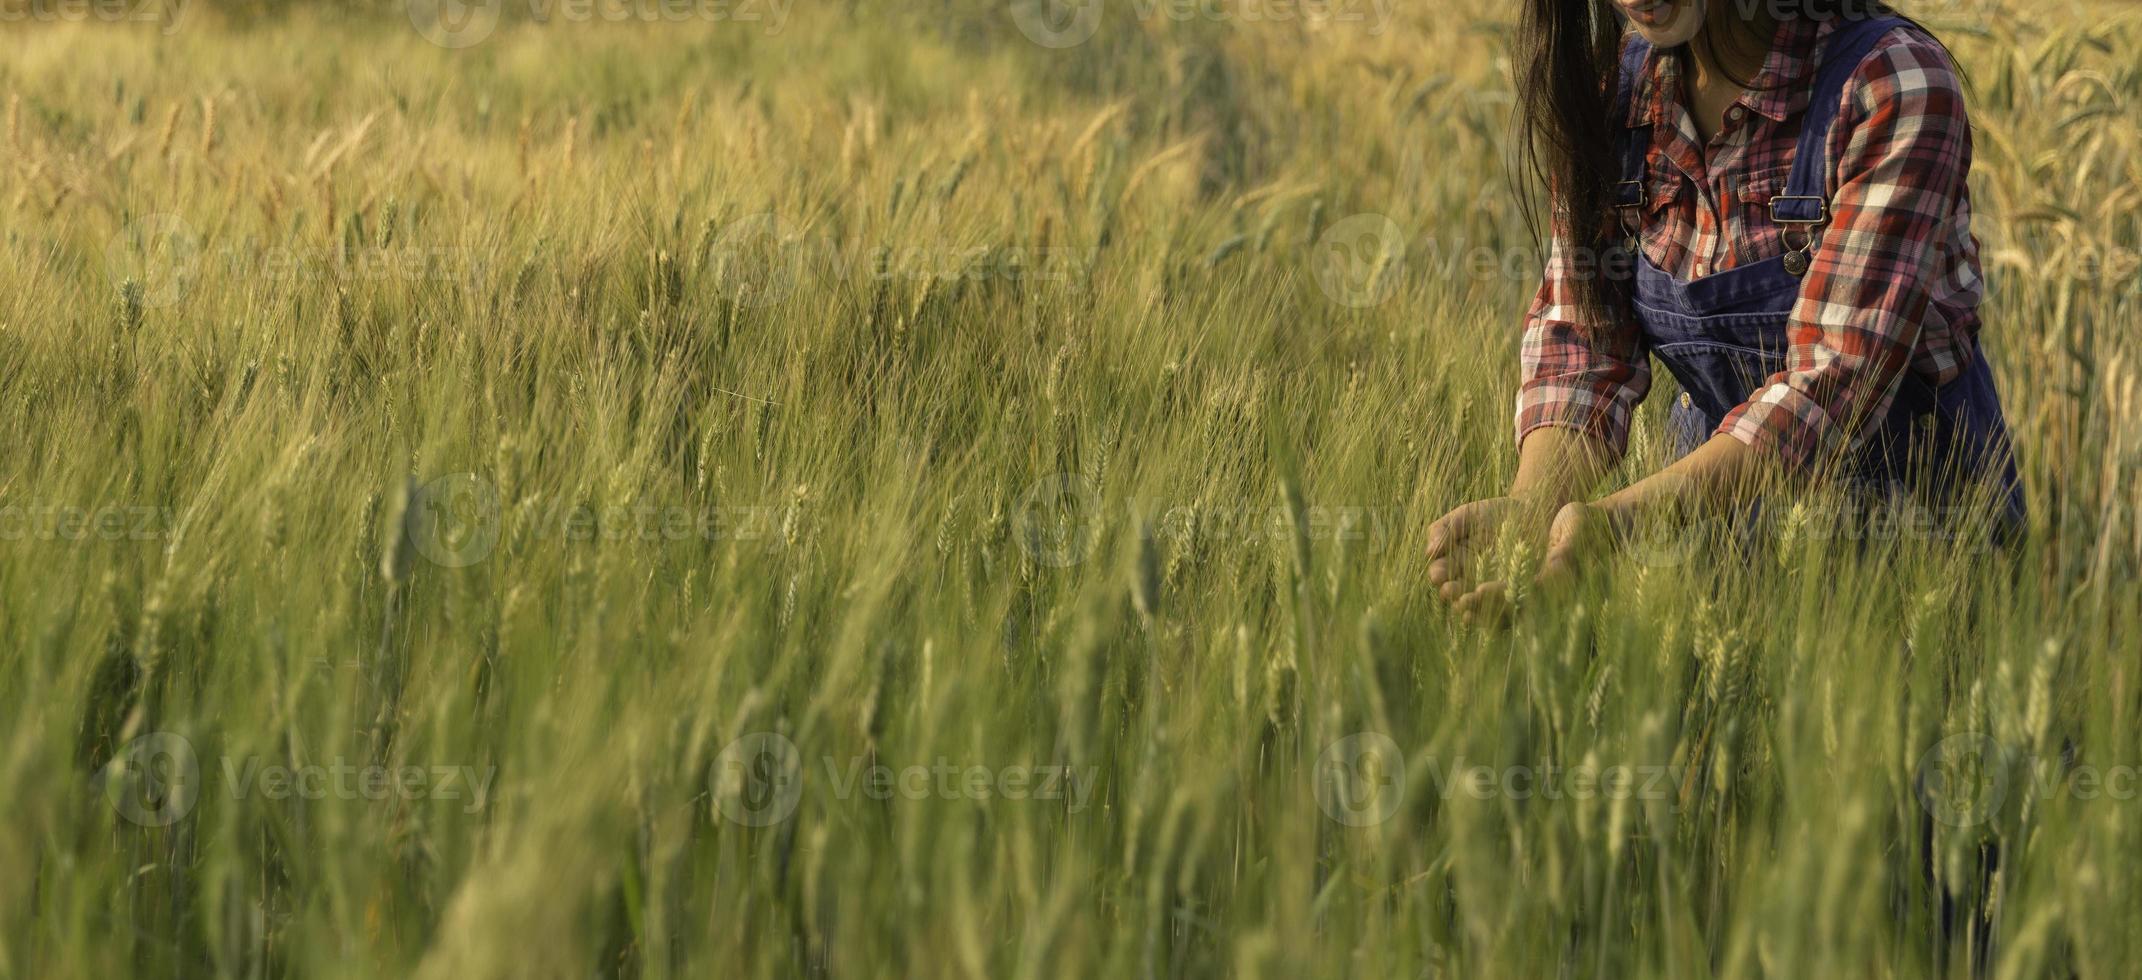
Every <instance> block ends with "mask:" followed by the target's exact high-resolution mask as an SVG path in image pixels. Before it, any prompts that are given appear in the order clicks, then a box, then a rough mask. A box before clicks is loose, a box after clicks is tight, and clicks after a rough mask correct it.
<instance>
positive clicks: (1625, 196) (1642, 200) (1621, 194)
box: [1614, 180, 1651, 208]
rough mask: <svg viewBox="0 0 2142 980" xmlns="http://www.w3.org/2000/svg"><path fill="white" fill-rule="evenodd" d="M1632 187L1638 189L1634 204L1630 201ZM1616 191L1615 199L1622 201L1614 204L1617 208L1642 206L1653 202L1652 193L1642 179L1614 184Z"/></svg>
mask: <svg viewBox="0 0 2142 980" xmlns="http://www.w3.org/2000/svg"><path fill="white" fill-rule="evenodd" d="M1632 187H1633V188H1635V189H1636V202H1635V203H1633V204H1631V203H1629V189H1630V188H1632ZM1614 191H1615V200H1616V201H1618V202H1620V203H1617V204H1615V205H1614V206H1615V207H1617V208H1640V207H1643V206H1644V205H1646V204H1649V203H1651V195H1650V194H1648V193H1647V192H1646V191H1645V190H1644V182H1643V181H1641V180H1624V181H1622V182H1621V183H1618V184H1615V185H1614Z"/></svg>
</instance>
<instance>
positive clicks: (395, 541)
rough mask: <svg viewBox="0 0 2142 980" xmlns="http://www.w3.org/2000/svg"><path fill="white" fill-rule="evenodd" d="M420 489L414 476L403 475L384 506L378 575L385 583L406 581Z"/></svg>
mask: <svg viewBox="0 0 2142 980" xmlns="http://www.w3.org/2000/svg"><path fill="white" fill-rule="evenodd" d="M421 493H422V491H421V490H420V489H419V488H418V487H417V482H416V478H415V477H407V478H405V479H404V480H403V482H402V486H401V488H400V490H399V491H398V492H396V493H395V495H394V499H393V501H392V502H391V503H390V504H388V506H387V519H386V520H384V521H382V522H380V529H379V530H380V538H381V540H380V543H379V575H380V577H381V578H383V579H386V580H387V583H388V584H389V585H396V586H399V585H401V584H402V583H404V582H407V581H409V572H410V568H411V566H412V565H414V564H415V562H416V557H415V551H416V549H415V547H414V542H413V535H414V533H415V532H416V527H415V522H416V521H417V519H418V516H419V510H420V508H421V507H422V506H423V501H421V500H419V499H418V498H419V496H420V495H421Z"/></svg>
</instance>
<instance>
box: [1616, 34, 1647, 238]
mask: <svg viewBox="0 0 2142 980" xmlns="http://www.w3.org/2000/svg"><path fill="white" fill-rule="evenodd" d="M1650 59H1651V44H1650V42H1647V41H1645V40H1644V39H1643V38H1641V37H1636V36H1631V37H1630V38H1629V50H1628V51H1626V52H1623V54H1622V56H1621V85H1620V90H1619V91H1618V92H1616V93H1615V97H1614V121H1615V122H1616V123H1617V124H1618V123H1620V122H1621V121H1622V120H1625V119H1627V118H1629V112H1630V110H1631V108H1632V107H1631V105H1630V102H1631V100H1633V99H1634V98H1635V97H1636V76H1637V75H1638V74H1639V73H1641V72H1642V71H1643V70H1644V65H1645V64H1646V63H1648V62H1649V61H1650ZM1650 154H1651V127H1649V126H1635V127H1623V128H1622V134H1621V184H1620V185H1619V186H1618V187H1616V189H1615V200H1614V204H1615V207H1616V208H1618V209H1622V212H1623V217H1624V219H1625V220H1626V219H1627V218H1628V215H1627V209H1629V208H1637V209H1641V208H1643V206H1644V205H1645V204H1646V203H1647V202H1646V201H1645V200H1644V175H1645V171H1646V170H1647V169H1649V168H1648V165H1647V163H1646V158H1647V157H1649V156H1650ZM1630 227H1632V228H1641V227H1642V216H1641V215H1638V216H1637V217H1636V218H1635V219H1634V222H1633V223H1631V224H1630ZM1630 234H1631V235H1632V236H1633V235H1634V234H1635V232H1633V231H1632V232H1631V233H1630Z"/></svg>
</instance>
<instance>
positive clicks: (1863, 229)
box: [1718, 33, 1971, 469]
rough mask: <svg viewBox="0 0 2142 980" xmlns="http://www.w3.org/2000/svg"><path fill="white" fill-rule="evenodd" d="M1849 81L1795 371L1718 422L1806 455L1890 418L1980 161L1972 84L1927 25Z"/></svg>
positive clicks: (1794, 339)
mask: <svg viewBox="0 0 2142 980" xmlns="http://www.w3.org/2000/svg"><path fill="white" fill-rule="evenodd" d="M1846 91H1848V92H1850V93H1853V94H1852V95H1850V96H1848V98H1849V100H1850V105H1848V106H1847V107H1846V108H1845V110H1844V115H1843V116H1842V117H1840V119H1839V125H1840V126H1843V127H1849V133H1850V135H1849V137H1847V138H1846V140H1845V145H1844V149H1843V150H1842V152H1841V153H1838V154H1837V155H1836V166H1837V180H1838V186H1837V189H1836V191H1835V193H1834V194H1833V195H1832V196H1831V199H1830V223H1829V225H1828V226H1826V227H1824V228H1823V229H1821V231H1820V239H1819V243H1818V245H1817V247H1816V249H1815V253H1814V261H1813V263H1812V265H1811V267H1810V268H1809V270H1808V273H1807V277H1806V279H1805V280H1804V281H1803V282H1802V285H1801V289H1800V298H1799V300H1798V302H1797V303H1796V304H1795V305H1794V307H1793V311H1792V319H1791V323H1790V325H1789V327H1788V330H1789V333H1788V337H1787V340H1788V342H1789V343H1790V345H1791V346H1790V350H1789V351H1788V352H1787V357H1786V362H1785V370H1784V371H1781V372H1779V373H1778V374H1775V375H1772V376H1771V377H1769V378H1768V379H1766V380H1765V383H1764V385H1763V387H1761V388H1758V389H1756V391H1755V392H1754V394H1752V395H1750V396H1749V398H1748V400H1747V401H1746V402H1745V403H1743V404H1742V405H1740V406H1739V407H1737V408H1735V409H1734V410H1733V411H1731V412H1729V413H1727V415H1726V417H1725V419H1724V420H1723V421H1722V422H1721V423H1720V425H1719V427H1718V431H1719V432H1721V433H1724V434H1727V435H1730V436H1732V437H1733V438H1735V439H1738V440H1740V441H1741V442H1743V443H1745V444H1747V445H1749V446H1751V447H1754V448H1756V449H1758V450H1761V451H1764V452H1769V453H1773V454H1775V455H1776V456H1777V457H1778V458H1780V459H1781V460H1782V461H1783V462H1784V463H1785V464H1786V465H1787V466H1788V467H1790V468H1795V469H1797V468H1799V467H1802V466H1805V465H1807V464H1808V463H1809V462H1810V461H1812V460H1814V459H1817V458H1818V457H1819V456H1820V455H1821V454H1824V453H1827V452H1831V451H1835V450H1839V449H1843V448H1847V447H1849V446H1851V445H1854V444H1856V443H1857V442H1858V441H1859V438H1860V437H1861V436H1862V435H1863V434H1864V433H1865V432H1866V431H1867V430H1868V426H1867V420H1870V419H1879V418H1881V417H1883V416H1884V415H1885V414H1886V413H1887V411H1888V408H1889V405H1890V403H1891V401H1892V400H1893V399H1894V398H1895V396H1896V391H1897V386H1898V384H1899V383H1900V382H1901V381H1902V379H1903V376H1904V372H1905V371H1906V370H1908V365H1909V364H1910V362H1911V357H1912V350H1913V348H1914V347H1915V346H1916V345H1917V344H1918V341H1919V335H1920V330H1921V327H1922V324H1923V323H1924V318H1925V317H1926V315H1927V313H1928V307H1929V304H1930V302H1931V300H1932V297H1933V293H1934V291H1935V290H1937V289H1939V288H1941V284H1940V282H1939V277H1940V275H1941V263H1940V259H1941V258H1942V256H1941V255H1940V250H1941V246H1940V243H1941V242H1945V241H1947V240H1949V235H1948V230H1949V229H1948V228H1947V227H1946V226H1947V223H1948V222H1949V220H1950V218H1951V216H1952V215H1955V214H1957V213H1958V204H1959V202H1960V201H1961V199H1962V196H1963V194H1964V193H1965V190H1964V188H1965V178H1966V175H1967V173H1968V171H1969V168H1970V161H1971V127H1970V122H1969V120H1968V119H1967V117H1966V116H1965V113H1964V99H1963V89H1962V86H1961V85H1960V84H1959V82H1958V80H1957V77H1956V72H1955V69H1954V67H1953V66H1952V65H1951V64H1950V62H1949V60H1948V56H1947V54H1946V53H1945V52H1943V51H1942V50H1941V48H1940V46H1939V45H1937V44H1935V43H1934V42H1933V41H1931V40H1928V39H1925V38H1921V37H1919V36H1917V35H1916V34H1911V33H1906V34H1901V35H1897V36H1896V37H1895V38H1894V39H1893V40H1891V41H1889V42H1886V43H1885V44H1884V45H1883V46H1882V47H1879V48H1877V49H1876V52H1875V53H1874V54H1873V55H1871V56H1869V57H1868V59H1867V60H1866V62H1865V63H1863V64H1862V65H1860V67H1859V69H1858V70H1857V71H1856V72H1855V73H1854V76H1853V80H1852V83H1851V84H1849V85H1848V86H1847V88H1846Z"/></svg>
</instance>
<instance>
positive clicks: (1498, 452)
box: [0, 0, 2142, 978]
mask: <svg viewBox="0 0 2142 980" xmlns="http://www.w3.org/2000/svg"><path fill="white" fill-rule="evenodd" d="M449 6H450V5H449ZM415 7H416V9H414V10H412V9H409V8H405V7H403V6H401V5H399V3H397V4H395V5H391V6H390V5H386V4H381V5H378V6H369V5H365V4H362V3H353V4H326V3H322V4H309V5H298V6H292V7H286V6H284V5H281V4H275V3H256V4H243V3H233V4H226V5H222V6H218V7H214V8H211V7H209V6H208V5H206V4H200V3H195V4H188V5H183V6H171V5H166V6H165V7H157V6H154V5H153V3H152V4H151V5H150V6H147V7H133V8H128V10H127V11H125V13H127V14H128V16H126V17H120V16H117V15H114V14H112V12H111V10H110V9H106V8H89V7H86V6H82V5H77V6H73V7H69V6H68V5H66V4H63V3H57V2H47V3H44V4H32V3H27V2H17V3H14V4H11V5H9V6H7V7H5V10H6V11H9V12H12V14H13V16H10V18H9V20H10V22H9V23H7V24H6V26H5V29H4V33H0V100H4V102H5V111H6V120H5V126H6V131H5V134H4V139H5V146H4V150H0V174H4V179H0V213H4V215H5V217H4V227H5V231H4V236H0V265H4V269H5V272H4V275H5V281H6V282H7V283H8V288H6V289H4V290H0V416H4V417H5V418H6V420H7V421H6V423H5V424H0V801H4V803H0V976H4V977H17V976H19V977H48V976H49V977H61V976H82V977H89V976H130V975H132V976H168V977H190V976H211V975H215V976H245V977H272V976H305V977H337V976H347V977H371V976H403V975H412V976H424V977H463V976H476V977H489V976H500V977H507V976H510V977H566V976H593V975H605V976H607V975H623V976H638V977H702V976H711V977H756V976H825V977H864V976H893V975H912V976H933V977H934V976H944V977H1057V976H1065V977H1084V976H1218V975H1225V976H1266V977H1306V976H1370V977H1390V976H1438V977H1440V976H1457V977H1475V976H1480V977H1504V976H1508V977H1539V976H1594V975H1603V976H1622V975H1631V976H1672V977H1701V976H1721V977H1746V976H1776V977H1802V976H1840V977H1849V976H1896V977H1921V976H1972V975H1979V976H1995V977H2003V978H2006V977H2039V976H2053V977H2067V976H2075V977H2122V976H2129V975H2132V974H2133V973H2134V972H2135V971H2136V969H2137V963H2138V959H2142V934H2138V933H2137V932H2136V930H2135V928H2134V926H2135V924H2136V923H2137V921H2142V877H2138V876H2137V875H2136V874H2135V871H2134V869H2135V864H2136V862H2137V861H2138V860H2142V799H2138V798H2137V793H2138V790H2142V783H2138V780H2137V769H2136V768H2135V767H2137V766H2142V719H2138V712H2142V660H2138V659H2137V657H2136V656H2135V652H2136V650H2137V649H2142V642H2138V640H2137V637H2138V636H2142V589H2138V586H2137V585H2136V582H2137V578H2138V575H2142V513H2138V512H2142V489H2138V487H2142V480H2138V477H2142V331H2138V330H2137V321H2138V316H2142V281H2138V275H2142V273H2138V269H2142V7H2137V6H2135V5H2134V4H2132V3H2117V2H2067V0H2027V2H2025V0H1949V2H1940V3H1922V4H1918V5H1913V6H1907V7H1906V8H1905V9H1906V10H1907V12H1912V13H1916V14H1919V15H1921V16H1922V17H1923V19H1924V20H1925V21H1926V22H1928V23H1929V24H1930V25H1932V26H1934V27H1935V28H1936V29H1937V30H1938V31H1939V32H1940V33H1941V35H1942V36H1943V38H1944V39H1945V40H1946V41H1947V42H1948V43H1949V44H1950V45H1951V46H1952V47H1953V48H1954V49H1955V51H1956V54H1957V56H1958V58H1959V60H1960V62H1961V63H1962V64H1963V66H1964V67H1965V69H1966V71H1967V73H1968V75H1969V80H1970V86H1971V93H1972V98H1973V100H1974V101H1973V104H1972V111H1973V113H1974V116H1975V120H1976V124H1977V163H1976V169H1975V172H1974V174H1973V188H1974V193H1975V197H1976V205H1977V208H1978V210H1979V220H1978V223H1977V226H1976V231H1977V234H1978V235H1979V237H1980V239H1981V241H1982V243H1983V247H1984V253H1985V256H1986V260H1987V267H1988V275H1989V278H1990V280H1991V288H1990V289H1989V298H1988V307H1987V323H1988V326H1987V329H1986V337H1987V338H1988V339H1987V347H1988V349H1989V350H1990V351H1991V357H1992V358H1993V359H1994V363H1995V366H1996V373H1997V375H1998V377H1999V380H2000V383H2001V385H2002V387H2003V392H2004V396H2005V397H2006V399H2007V402H2008V407H2009V411H2010V415H2011V419H2012V422H2013V424H2014V426H2015V429H2016V433H2017V438H2018V441H2019V444H2020V446H2019V450H2020V453H2021V457H2022V465H2023V468H2024V476H2025V480H2026V483H2027V485H2028V492H2029V497H2030V504H2031V509H2032V526H2031V530H2030V535H2029V537H2028V539H2027V541H2026V542H2025V543H2024V544H2023V545H2022V546H2021V547H2020V548H2019V549H2017V550H2016V551H2015V552H2013V553H1995V552H1988V551H1986V550H1985V549H1983V548H1973V547H1969V546H1967V545H1966V544H1965V543H1963V542H1959V541H1954V540H1944V539H1941V538H1939V537H1937V536H1934V535H1930V534H1926V533H1923V529H1920V530H1914V525H1913V524H1912V523H1911V522H1910V521H1908V520H1903V521H1897V522H1893V523H1891V524H1889V525H1886V527H1887V532H1886V533H1872V532H1868V531H1866V530H1865V529H1864V528H1861V527H1860V526H1859V525H1851V526H1852V527H1854V528H1858V529H1857V530H1854V531H1853V532H1852V533H1850V534H1844V533H1839V532H1838V528H1840V527H1842V526H1845V525H1843V524H1841V523H1840V522H1838V521H1835V520H1833V519H1831V518H1832V517H1833V516H1834V514H1835V513H1836V511H1837V509H1838V508H1839V507H1840V506H1841V504H1840V503H1839V502H1837V501H1834V500H1827V499H1826V498H1823V497H1821V496H1816V497H1811V498H1808V499H1806V500H1803V501H1801V502H1799V503H1796V504H1794V505H1793V506H1791V507H1779V508H1774V509H1772V510H1769V511H1767V512H1766V513H1767V514H1768V515H1769V516H1768V518H1767V519H1766V520H1765V521H1763V522H1762V524H1761V526H1760V527H1759V528H1758V529H1757V530H1756V531H1755V533H1754V534H1753V536H1752V537H1748V536H1738V537H1736V536H1730V535H1728V534H1726V533H1725V532H1724V530H1723V529H1719V528H1699V529H1697V530H1696V531H1695V532H1691V533H1689V534H1685V535H1680V536H1676V537H1673V538H1671V539H1665V540H1657V541H1650V542H1647V543H1646V544H1645V545H1644V546H1643V547H1639V548H1636V549H1632V550H1631V551H1630V552H1629V553H1626V554H1622V555H1620V556H1618V557H1616V558H1615V559H1614V560H1613V565H1612V567H1611V569H1609V570H1608V572H1609V573H1608V574H1606V575H1603V576H1599V577H1597V578H1596V579H1594V580H1592V581H1590V582H1588V583H1586V584H1585V585H1584V587H1583V588H1582V589H1580V590H1577V591H1575V592H1572V593H1569V594H1559V595H1537V594H1527V595H1523V596H1521V597H1520V602H1519V606H1518V609H1517V612H1516V615H1515V617H1514V619H1513V621H1512V622H1510V623H1508V624H1507V626H1506V627H1504V628H1492V627H1488V626H1473V625H1468V624H1467V623H1465V622H1463V621H1461V620H1459V619H1457V618H1455V617H1453V616H1452V615H1450V614H1449V613H1448V611H1447V610H1446V609H1445V608H1444V607H1443V605H1442V604H1441V603H1440V602H1438V601H1436V600H1435V597H1434V596H1433V594H1432V592H1431V591H1430V589H1429V588H1428V587H1427V585H1426V564H1427V563H1426V559H1425V557H1424V555H1423V550H1424V545H1425V529H1426V527H1427V525H1428V523H1429V522H1430V521H1432V520H1433V519H1434V518H1436V517H1437V516H1439V515H1441V514H1442V513H1443V512H1444V511H1445V510H1447V509H1448V508H1450V507H1452V506H1454V505H1456V504H1458V503H1461V502H1463V501H1466V500H1470V499H1474V498H1478V497H1482V496H1489V495H1493V494H1496V493H1499V492H1501V491H1502V489H1503V488H1504V487H1506V486H1507V484H1508V481H1509V479H1510V476H1511V473H1512V471H1513V469H1514V465H1515V454H1514V451H1513V447H1512V445H1511V441H1512V439H1511V433H1510V414H1511V404H1512V397H1513V395H1514V391H1515V386H1516V382H1517V370H1516V364H1517V360H1516V358H1517V352H1516V347H1517V340H1518V326H1519V316H1520V314H1521V312H1522V310H1523V304H1524V302H1525V301H1526V300H1527V299H1528V298H1529V297H1530V294H1531V291H1532V289H1533V287H1534V286H1535V285H1536V278H1535V277H1536V275H1537V270H1538V258H1537V241H1536V238H1535V230H1534V228H1533V226H1531V225H1530V224H1528V222H1527V217H1526V216H1527V204H1528V202H1527V201H1526V200H1525V199H1524V198H1523V196H1522V193H1521V192H1520V191H1519V190H1517V189H1516V187H1514V186H1513V173H1512V169H1511V161H1512V155H1513V152H1514V146H1513V143H1512V133H1513V122H1514V117H1513V112H1514V106H1513V104H1512V102H1511V98H1510V94H1509V93H1510V71H1509V67H1510V66H1509V64H1508V60H1507V59H1508V50H1509V46H1508V42H1509V38H1510V33H1511V29H1512V18H1513V17H1514V5H1512V4H1509V3H1507V2H1504V0H1442V2H1438V3H1434V4H1426V3H1409V4H1403V5H1399V4H1381V5H1379V4H1374V3H1369V2H1367V0H1362V2H1356V3H1338V4H1334V5H1319V4H1306V5H1301V6H1294V5H1288V4H1279V3H1270V4H1257V3H1250V2H1242V0H1234V2H1227V3H1209V4H1202V5H1178V4H1170V3H1166V2H1161V0H1146V2H1138V3H1133V2H1128V0H1126V2H1122V3H1118V2H1116V0H1108V2H1106V3H1104V4H1102V5H1101V6H1098V7H1094V8H1091V11H1092V13H1091V14H1082V15H1078V16H1071V17H1068V18H1067V17H1064V16H1061V14H1062V11H1061V10H1054V11H1051V10H1047V9H1038V8H1036V7H1034V6H1031V5H1028V4H1027V2H1026V0H1018V2H1014V3H1009V4H1007V3H999V2H994V0H905V2H900V3H893V2H890V0H871V2H863V0H793V2H788V0H780V2H776V0H754V2H730V3H716V2H713V0H707V2H702V3H697V4H696V5H691V6H685V5H672V6H659V5H657V6H636V7H631V8H622V7H617V6H615V5H610V6H604V5H602V4H597V5H595V6H594V7H593V8H585V7H583V8H575V7H574V6H573V5H572V4H571V3H568V2H565V0H559V3H557V4H555V5H554V4H551V3H547V2H544V3H536V4H531V5H522V4H519V3H508V4H505V5H504V6H503V10H502V11H501V10H500V8H498V7H495V6H494V7H492V8H490V10H491V11H492V13H493V16H491V17H488V18H487V17H485V16H484V15H483V13H482V11H481V10H480V9H479V11H478V12H477V14H476V15H474V16H467V15H466V14H467V11H465V10H458V9H457V10H455V11H447V12H446V13H448V14H451V16H441V14H440V12H439V11H438V10H436V9H435V7H434V5H433V4H432V0H416V3H415ZM605 10H612V11H620V10H621V11H624V15H622V16H617V17H605V16H603V11H605ZM100 11H101V12H100ZM590 11H592V12H590ZM679 11H682V12H684V13H681V14H680V13H677V12H679ZM1289 12H1291V14H1290V13H1289ZM135 15H138V16H135ZM1052 15H1053V16H1052ZM1088 17H1090V19H1085V18H1088ZM427 18H429V19H428V20H427ZM1661 377H1662V386H1663V385H1666V384H1667V382H1665V381H1664V380H1663V374H1662V375H1661ZM1669 394H1670V392H1660V393H1655V395H1654V397H1653V398H1652V400H1651V401H1652V404H1649V405H1647V406H1646V407H1645V409H1644V412H1643V415H1642V420H1641V424H1640V426H1639V429H1640V431H1639V433H1638V436H1637V438H1636V439H1635V448H1634V451H1633V457H1634V458H1633V459H1632V461H1631V464H1630V465H1629V466H1628V467H1625V468H1624V470H1623V475H1622V478H1626V476H1627V474H1628V473H1630V472H1636V473H1642V472H1645V471H1646V467H1648V466H1650V465H1653V464H1655V463H1656V462H1657V460H1658V459H1659V456H1660V453H1661V451H1662V450H1663V448H1664V446H1663V431H1662V424H1663V417H1664V414H1663V405H1664V403H1665V402H1666V400H1667V397H1668V395H1669ZM1533 557H1534V556H1533V555H1532V554H1530V553H1529V551H1528V549H1526V548H1523V547H1517V548H1513V549H1511V550H1509V551H1508V552H1507V553H1506V554H1505V556H1504V560H1506V561H1507V562H1508V563H1509V565H1510V567H1511V568H1512V570H1513V571H1516V572H1519V573H1522V572H1523V571H1524V570H1525V569H1526V568H1527V567H1529V566H1528V562H1529V561H1531V560H1532V558H1533Z"/></svg>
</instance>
